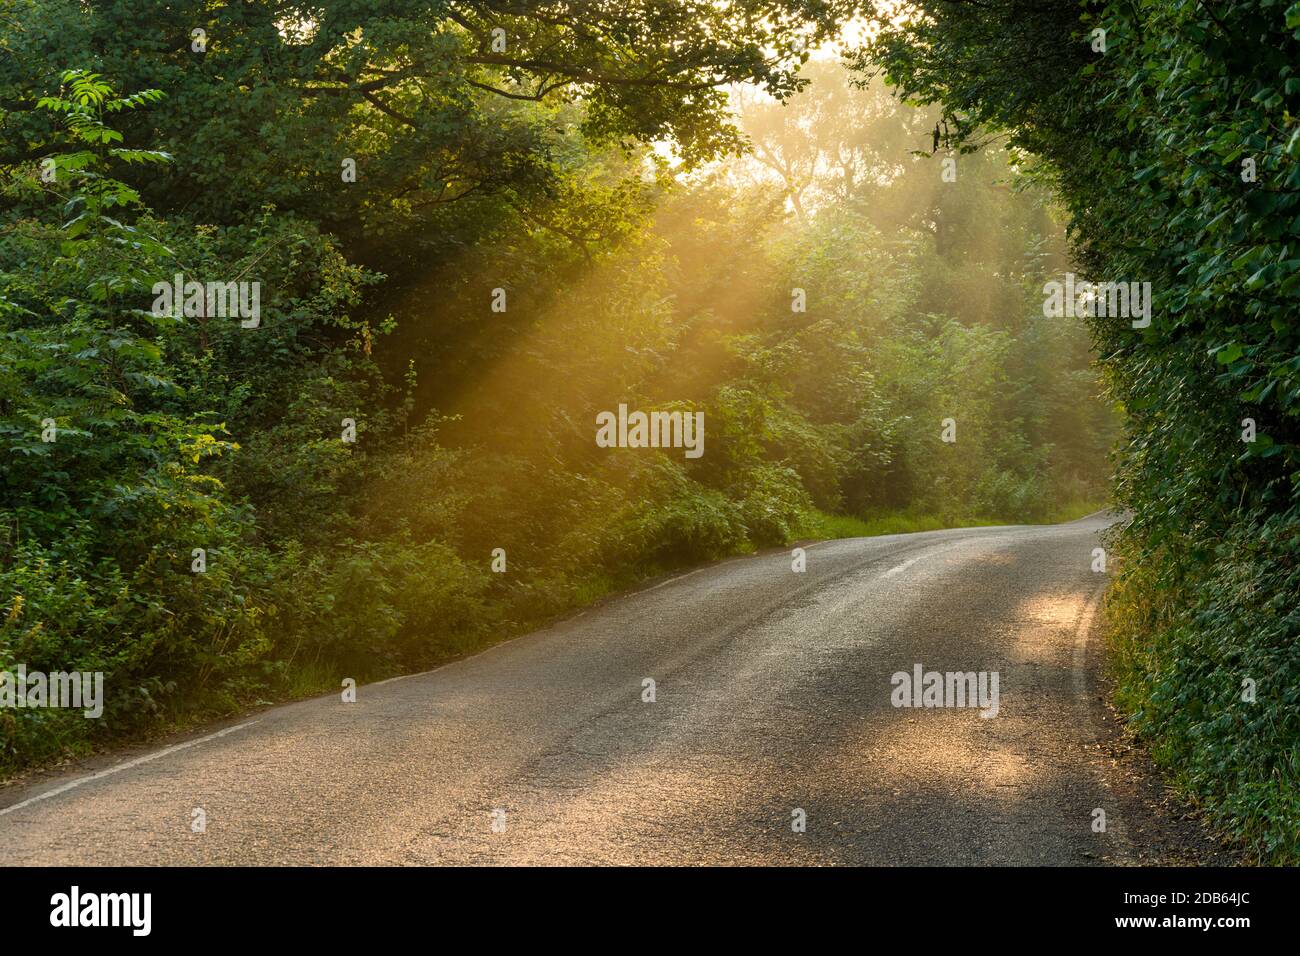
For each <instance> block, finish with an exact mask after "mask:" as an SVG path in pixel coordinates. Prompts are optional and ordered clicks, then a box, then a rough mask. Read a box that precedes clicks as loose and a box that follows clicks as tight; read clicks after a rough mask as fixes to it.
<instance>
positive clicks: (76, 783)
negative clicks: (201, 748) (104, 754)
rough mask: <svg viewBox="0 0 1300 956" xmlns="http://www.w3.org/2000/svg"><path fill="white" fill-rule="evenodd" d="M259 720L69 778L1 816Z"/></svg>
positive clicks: (205, 741) (10, 808)
mask: <svg viewBox="0 0 1300 956" xmlns="http://www.w3.org/2000/svg"><path fill="white" fill-rule="evenodd" d="M259 720H260V718H259ZM257 722H258V721H257V720H250V721H248V722H247V723H243V724H237V725H236V726H234V727H227V728H226V729H225V730H218V731H217V732H216V733H215V734H208V735H207V736H206V737H200V738H199V739H198V740H190V741H187V742H186V743H183V744H176V745H175V746H172V747H164V748H163V749H162V750H159V751H155V752H154V753H151V754H145V755H144V756H143V757H136V758H135V759H134V760H128V761H127V762H126V763H120V764H117V765H115V766H112V767H109V768H108V769H106V770H100V771H99V772H98V773H92V774H90V775H89V776H85V777H78V778H77V779H76V780H69V781H68V782H67V783H65V784H62V785H60V786H57V787H55V788H54V789H53V790H46V791H45V792H44V793H38V794H37V795H36V796H34V797H29V798H28V799H26V800H24V801H23V802H22V803H15V804H14V805H13V806H12V807H5V808H4V809H2V810H0V817H2V816H4V815H5V814H6V813H13V812H14V811H15V810H21V809H22V808H23V807H30V806H31V805H32V804H33V803H40V802H41V801H42V800H48V799H50V797H57V796H58V795H59V794H61V793H67V792H68V791H69V790H73V789H75V788H77V787H80V786H81V785H82V784H84V783H90V782H91V781H93V780H99V779H100V778H102V777H108V776H111V775H113V774H115V773H120V772H121V771H123V770H130V769H131V768H132V767H138V766H140V764H142V763H148V762H149V761H151V760H157V759H158V758H159V757H166V756H167V755H168V754H174V753H176V752H177V751H180V750H188V749H189V748H190V747H197V746H198V745H199V744H202V743H207V742H208V741H209V740H216V739H217V738H218V737H224V736H226V734H233V733H234V732H235V731H236V730H243V729H244V728H245V727H251V726H253V724H255V723H257Z"/></svg>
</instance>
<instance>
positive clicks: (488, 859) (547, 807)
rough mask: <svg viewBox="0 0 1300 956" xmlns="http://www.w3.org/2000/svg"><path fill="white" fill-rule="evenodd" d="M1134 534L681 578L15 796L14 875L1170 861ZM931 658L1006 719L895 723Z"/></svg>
mask: <svg viewBox="0 0 1300 956" xmlns="http://www.w3.org/2000/svg"><path fill="white" fill-rule="evenodd" d="M1110 520H1112V519H1110V518H1108V517H1104V516H1094V517H1090V518H1085V519H1082V520H1080V521H1076V522H1071V523H1068V524H1062V525H1048V526H1033V527H1002V528H971V529H961V530H953V531H939V532H930V533H923V534H912V535H893V536H888V537H879V538H858V539H847V540H841V541H831V542H823V543H819V544H814V545H810V546H809V547H808V549H807V557H806V560H807V570H806V571H805V572H803V573H795V572H794V571H792V569H791V555H790V553H789V552H781V553H775V554H764V555H759V556H754V557H747V558H740V559H736V560H732V561H727V562H723V563H721V564H718V565H714V566H710V567H707V568H703V569H701V570H697V571H693V572H691V573H688V574H684V575H679V576H677V577H673V578H670V579H668V580H665V581H662V582H660V583H657V584H655V585H653V586H651V587H648V588H645V589H643V590H640V591H638V592H635V593H632V594H629V595H625V596H623V597H620V598H617V599H613V600H610V601H607V602H604V603H602V604H601V605H599V606H597V607H595V608H592V609H591V610H589V611H587V612H585V613H583V614H581V615H579V616H577V617H574V618H571V619H569V620H567V621H564V622H562V623H560V624H557V625H556V626H554V627H552V628H550V629H548V630H545V631H541V632H537V633H534V634H530V635H528V636H526V637H522V638H519V639H517V640H514V641H511V642H508V643H504V644H501V645H498V646H496V647H494V648H492V649H491V650H489V651H487V652H485V653H483V654H480V655H478V656H475V657H472V658H467V659H465V660H462V661H459V662H457V663H454V664H451V665H449V666H447V667H443V668H441V669H439V670H436V671H432V672H429V673H426V674H420V675H416V676H412V677H406V678H399V679H397V680H393V681H386V682H383V683H379V684H372V685H363V686H362V687H360V688H358V694H357V697H358V699H357V701H356V703H351V704H348V703H343V702H342V701H341V699H340V697H339V696H338V695H333V696H330V697H327V698H317V699H314V700H309V701H304V702H301V703H297V704H292V705H288V706H284V707H278V708H275V709H272V710H268V711H265V712H263V713H261V714H259V715H257V716H255V717H253V718H249V719H248V720H247V721H245V722H243V723H236V724H234V725H227V726H225V727H223V728H222V729H221V730H220V731H218V734H219V735H214V734H213V733H212V732H211V731H210V732H208V733H207V734H205V735H195V736H192V737H191V738H188V739H185V740H184V741H182V742H180V743H178V744H175V745H173V746H172V747H167V748H161V747H155V748H153V749H149V750H138V751H133V752H131V753H128V754H126V755H125V756H121V757H118V758H115V759H109V760H107V761H100V762H98V763H92V764H85V765H81V766H79V767H76V768H73V769H72V770H70V771H69V772H67V773H65V774H64V775H62V776H55V777H48V778H46V779H44V780H41V781H39V782H34V783H29V784H27V785H25V786H24V787H19V788H13V787H11V788H10V789H8V790H7V791H4V792H2V793H0V847H3V848H4V851H3V854H2V856H3V860H4V863H6V864H42V863H45V864H49V863H59V864H63V863H69V864H153V863H169V864H170V863H194V864H280V863H294V864H440V863H454V864H476V863H521V864H543V863H545V864H576V863H618V864H664V863H674V864H676V863H682V864H684V863H716V864H924V863H933V864H1014V863H1023V864H1090V863H1125V862H1136V861H1137V860H1138V859H1140V858H1144V859H1146V860H1147V861H1151V857H1152V850H1151V847H1150V845H1149V834H1150V833H1151V832H1153V829H1152V828H1153V827H1154V828H1155V829H1156V830H1159V821H1155V822H1153V821H1152V820H1151V819H1149V817H1150V815H1151V814H1152V812H1153V811H1152V809H1151V807H1150V806H1149V805H1148V804H1147V803H1145V802H1144V801H1143V799H1141V798H1139V797H1138V796H1135V795H1134V789H1133V785H1132V781H1131V780H1127V779H1119V773H1118V771H1117V770H1116V764H1115V761H1114V760H1113V759H1112V758H1110V757H1109V756H1108V755H1107V752H1106V747H1105V746H1104V742H1105V739H1106V738H1107V736H1108V735H1113V728H1111V727H1110V725H1109V724H1108V718H1107V716H1106V712H1105V708H1104V706H1103V705H1102V703H1101V699H1100V698H1101V691H1100V689H1099V687H1098V684H1097V676H1096V675H1097V673H1098V663H1099V655H1100V654H1101V647H1100V642H1099V638H1098V635H1097V631H1096V628H1095V626H1094V624H1095V621H1096V616H1097V615H1096V608H1097V603H1098V599H1099V597H1100V593H1101V588H1102V586H1103V584H1104V579H1105V575H1104V574H1098V573H1094V572H1093V570H1092V562H1093V555H1092V551H1093V548H1095V547H1098V546H1099V543H1100V542H1099V539H1098V535H1099V533H1100V532H1101V531H1102V530H1103V528H1104V527H1105V526H1106V525H1107V524H1108V523H1109V522H1110ZM918 664H919V665H921V666H922V668H923V670H925V671H939V672H949V671H952V672H986V673H989V674H990V675H991V674H992V673H993V672H996V674H997V676H998V712H997V715H996V716H995V717H987V718H986V717H983V716H981V711H980V709H979V708H978V707H970V706H967V707H934V708H907V707H896V706H894V705H893V703H892V702H891V698H892V697H893V696H894V691H895V688H894V686H893V683H892V682H891V675H893V674H895V673H896V672H906V673H908V674H911V673H912V672H913V671H914V668H915V666H916V665H918ZM341 676H346V675H341ZM646 678H650V679H652V680H653V681H654V682H655V686H654V701H653V702H647V701H646V700H644V699H643V696H644V695H645V691H644V684H643V682H644V680H645V679H646ZM990 686H991V685H990ZM195 808H201V809H202V811H203V813H204V815H205V819H206V828H205V829H204V831H203V832H194V831H193V827H192V820H193V816H194V809H195ZM1098 809H1100V810H1103V811H1105V813H1106V830H1105V832H1097V831H1096V830H1095V829H1094V821H1095V820H1096V819H1097V817H1096V813H1095V811H1097V810H1098ZM799 811H802V816H803V818H804V820H805V821H806V828H805V829H804V831H803V832H796V829H797V828H796V826H795V823H796V821H797V819H798V818H799V816H800V814H799ZM1134 834H1140V835H1141V837H1140V839H1139V838H1137V837H1135V836H1134Z"/></svg>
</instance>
